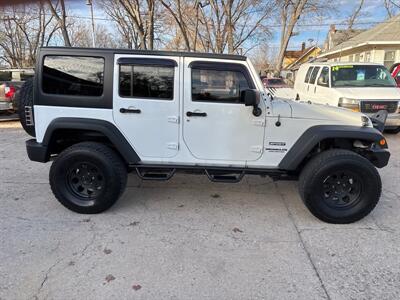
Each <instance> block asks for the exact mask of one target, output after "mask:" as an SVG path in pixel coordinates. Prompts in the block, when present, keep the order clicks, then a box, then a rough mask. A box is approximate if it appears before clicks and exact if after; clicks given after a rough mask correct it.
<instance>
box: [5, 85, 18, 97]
mask: <svg viewBox="0 0 400 300" xmlns="http://www.w3.org/2000/svg"><path fill="white" fill-rule="evenodd" d="M4 93H5V96H6V98H8V99H11V98H12V97H13V96H14V94H15V87H13V86H12V85H10V86H6V87H5V88H4Z"/></svg>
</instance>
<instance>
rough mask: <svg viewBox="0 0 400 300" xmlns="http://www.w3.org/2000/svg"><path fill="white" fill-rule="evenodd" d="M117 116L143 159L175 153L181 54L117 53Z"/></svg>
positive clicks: (120, 125) (115, 106)
mask: <svg viewBox="0 0 400 300" xmlns="http://www.w3.org/2000/svg"><path fill="white" fill-rule="evenodd" d="M114 64H115V65H114V95H113V98H114V102H113V116H114V121H115V124H116V125H117V127H118V128H119V129H120V130H121V132H122V133H123V134H124V135H125V136H126V137H127V139H128V140H129V142H130V143H131V145H132V147H133V148H134V149H135V151H136V152H137V154H138V155H139V157H141V158H142V160H146V159H143V158H145V157H148V160H152V161H154V160H157V158H166V157H173V156H175V155H176V154H177V153H178V138H179V68H178V65H179V57H166V56H160V57H157V56H151V57H149V56H138V55H116V56H115V63H114Z"/></svg>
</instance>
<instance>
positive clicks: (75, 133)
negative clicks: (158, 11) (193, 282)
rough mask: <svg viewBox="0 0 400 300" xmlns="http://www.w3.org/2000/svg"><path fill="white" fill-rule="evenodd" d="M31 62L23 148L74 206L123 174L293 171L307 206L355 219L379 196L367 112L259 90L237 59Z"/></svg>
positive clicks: (109, 196)
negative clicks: (32, 70)
mask: <svg viewBox="0 0 400 300" xmlns="http://www.w3.org/2000/svg"><path fill="white" fill-rule="evenodd" d="M37 62H38V63H37V67H36V70H37V73H36V75H35V77H34V80H29V81H26V82H25V84H24V85H23V86H22V88H21V105H22V106H23V107H24V108H25V113H26V115H25V117H23V118H21V123H22V126H23V127H24V128H25V130H26V131H27V132H28V133H29V134H31V135H33V136H35V138H34V139H31V140H28V141H27V142H26V146H27V152H28V156H29V158H30V159H31V160H33V161H38V162H47V161H49V160H52V161H53V163H52V166H51V168H50V176H49V180H50V186H51V189H52V191H53V193H54V195H55V197H56V198H57V199H58V200H59V202H60V203H61V204H63V205H64V206H65V207H67V208H69V209H71V210H73V211H75V212H78V213H89V214H90V213H99V212H102V211H105V210H106V209H108V208H109V207H111V206H112V205H113V204H114V203H115V202H116V201H117V199H118V198H119V197H120V196H121V194H122V193H123V191H124V188H125V185H126V181H127V172H129V171H136V174H137V176H139V177H140V178H142V179H156V180H167V179H169V178H171V177H172V176H173V175H174V174H175V173H176V172H178V171H180V172H184V173H194V174H205V175H207V176H208V178H209V179H210V180H212V181H215V182H238V181H240V180H241V179H242V177H243V176H244V175H245V174H258V175H263V176H265V175H269V176H271V177H272V178H273V179H275V180H278V179H286V180H288V179H292V180H297V179H299V188H300V195H301V196H302V198H303V200H304V202H305V204H306V206H307V207H308V208H309V209H310V211H311V212H312V213H313V214H314V215H315V216H317V217H318V218H320V219H321V220H324V221H327V222H332V223H349V222H354V221H356V220H359V219H361V218H363V217H364V216H366V215H367V214H368V213H369V212H370V211H371V210H372V209H373V208H374V207H375V205H376V204H377V202H378V200H379V198H380V194H381V179H380V177H379V173H378V172H377V170H376V167H377V168H381V167H384V166H385V165H386V164H387V163H388V160H389V156H390V153H389V151H388V149H387V143H386V140H385V138H384V137H383V136H382V134H381V133H380V132H379V131H378V130H376V129H375V128H373V126H372V122H371V120H370V119H369V118H368V117H366V116H365V115H363V114H360V113H355V112H351V111H348V110H343V109H339V108H335V107H327V106H321V105H310V104H306V103H299V102H294V101H284V100H280V99H279V98H274V99H272V97H268V96H267V94H266V92H265V90H264V88H263V84H262V82H261V80H260V78H259V77H258V75H257V72H256V70H255V68H254V67H253V66H252V64H251V62H250V61H249V60H248V59H247V58H246V57H244V56H237V55H224V54H204V53H192V52H191V53H181V52H164V51H135V50H127V49H125V50H113V49H83V48H82V49H80V48H59V47H56V48H42V49H40V51H39V57H38V59H37ZM33 90H35V92H34V93H33ZM32 117H33V118H32Z"/></svg>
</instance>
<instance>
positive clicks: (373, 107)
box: [371, 104, 387, 109]
mask: <svg viewBox="0 0 400 300" xmlns="http://www.w3.org/2000/svg"><path fill="white" fill-rule="evenodd" d="M371 106H372V109H387V105H385V104H372V105H371Z"/></svg>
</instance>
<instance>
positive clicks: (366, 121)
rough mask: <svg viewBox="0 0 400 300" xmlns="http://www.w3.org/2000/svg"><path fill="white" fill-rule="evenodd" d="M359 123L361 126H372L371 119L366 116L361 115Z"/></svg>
mask: <svg viewBox="0 0 400 300" xmlns="http://www.w3.org/2000/svg"><path fill="white" fill-rule="evenodd" d="M361 125H362V126H363V127H373V125H372V121H371V119H370V118H368V117H367V116H361Z"/></svg>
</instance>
